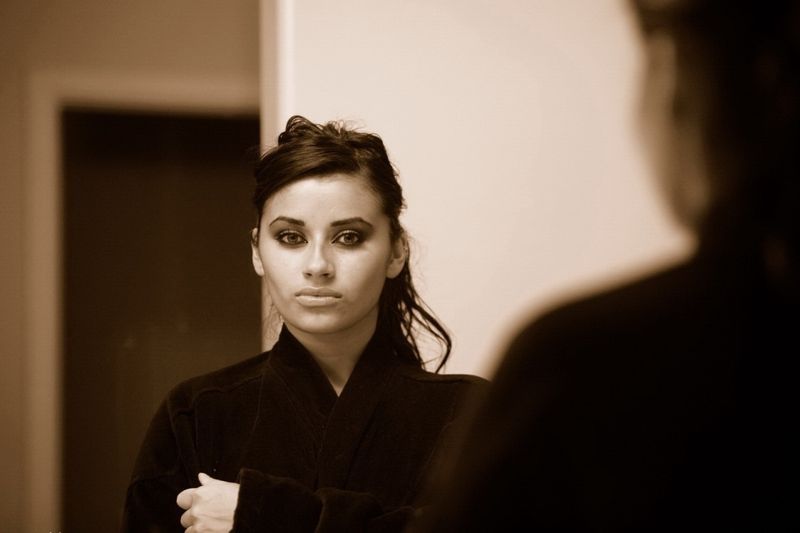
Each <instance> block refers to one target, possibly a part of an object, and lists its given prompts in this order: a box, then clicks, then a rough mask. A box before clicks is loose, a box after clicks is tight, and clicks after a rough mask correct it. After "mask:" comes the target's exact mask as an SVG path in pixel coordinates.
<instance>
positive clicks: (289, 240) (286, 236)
mask: <svg viewBox="0 0 800 533" xmlns="http://www.w3.org/2000/svg"><path fill="white" fill-rule="evenodd" d="M276 238H277V240H278V242H280V243H283V244H288V245H290V246H296V245H298V244H303V243H304V242H306V240H305V239H304V238H303V236H302V235H300V234H299V233H297V232H296V231H282V232H280V233H278V235H277V237H276Z"/></svg>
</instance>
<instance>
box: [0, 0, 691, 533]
mask: <svg viewBox="0 0 800 533" xmlns="http://www.w3.org/2000/svg"><path fill="white" fill-rule="evenodd" d="M637 45H638V42H637V38H636V34H635V32H634V28H633V25H632V21H631V20H630V19H629V17H628V13H627V10H626V5H625V2H623V1H622V0H603V1H597V0H569V1H565V0H535V1H533V0H501V1H493V2H488V1H478V0H459V1H455V0H437V1H433V2H431V1H422V0H419V1H412V0H387V1H385V2H365V1H355V0H341V1H337V2H326V1H323V0H293V1H292V0H283V1H279V0H263V1H262V2H261V3H259V2H258V1H256V0H235V1H227V2H218V1H213V0H199V1H198V0H191V1H190V0H168V1H154V0H146V1H139V2H135V3H109V2H102V1H99V0H74V1H71V2H62V1H56V0H41V1H35V2H23V1H20V0H5V1H4V2H2V3H0V250H2V255H1V257H2V259H0V429H1V430H2V432H1V433H0V434H1V435H2V436H1V437H0V472H2V473H3V475H2V476H0V493H2V494H3V498H0V523H3V524H4V529H5V528H8V530H9V531H31V532H33V531H36V532H38V531H50V530H52V531H58V530H64V531H69V530H81V531H91V530H96V531H108V530H109V529H108V524H109V521H113V520H114V519H115V517H117V516H118V514H119V512H120V508H121V503H122V502H121V499H122V498H123V497H124V494H123V493H122V492H121V491H124V483H125V476H126V473H127V472H129V471H130V468H131V466H132V465H131V461H132V456H133V455H134V454H135V450H136V449H137V448H138V445H139V441H140V439H141V433H142V432H143V431H144V427H145V426H146V422H147V419H148V418H149V415H150V413H152V410H153V409H154V408H155V405H157V402H158V401H159V399H160V398H161V397H162V396H163V394H164V393H165V392H166V390H167V389H168V388H169V387H170V386H171V385H172V384H174V383H177V381H179V380H180V379H184V378H186V377H189V376H191V375H194V374H196V373H198V372H200V371H204V370H205V369H209V368H216V367H219V366H223V365H225V364H228V363H229V362H231V361H233V360H237V359H239V358H243V357H245V356H248V355H251V353H249V351H250V350H257V349H258V347H259V346H258V345H259V331H258V322H259V318H258V316H257V315H258V309H257V307H258V298H257V297H254V298H248V294H253V292H255V291H257V284H256V283H255V280H254V277H253V275H251V274H250V272H249V270H248V268H249V267H248V265H247V260H248V257H249V251H248V249H247V246H248V245H247V241H246V239H242V231H243V229H242V228H244V231H245V232H246V227H247V225H248V221H249V217H250V216H251V215H252V214H251V213H250V211H249V209H250V206H249V204H248V203H247V201H248V198H247V194H248V188H249V186H250V181H249V180H250V179H251V177H250V175H249V168H248V166H247V153H246V152H247V150H248V149H249V148H252V145H253V144H255V143H258V132H257V131H256V129H258V128H260V130H261V134H262V143H263V142H266V143H269V142H270V141H271V140H272V139H274V138H275V135H276V134H277V132H278V131H279V128H281V126H282V124H283V123H284V122H285V120H286V119H287V118H288V116H290V115H291V114H295V113H299V114H303V115H305V116H307V117H308V118H310V119H312V120H314V121H317V122H322V121H327V120H331V119H345V120H350V121H353V122H354V123H355V124H357V125H361V126H363V128H364V129H365V130H368V131H374V132H377V133H379V134H380V135H381V136H382V137H383V139H384V141H385V142H386V145H387V148H388V150H389V152H390V156H391V157H392V159H393V161H394V163H395V165H396V167H397V169H398V171H399V174H400V180H401V183H402V184H403V186H404V188H405V192H406V199H407V202H408V210H407V212H406V214H405V215H404V218H403V221H404V223H405V224H406V226H407V229H408V230H409V232H410V234H411V236H412V238H413V248H412V251H413V254H414V257H415V259H414V265H413V266H414V267H415V270H416V273H417V282H418V284H419V289H420V292H421V293H422V294H423V296H424V297H425V299H426V300H427V301H428V303H429V304H430V305H431V307H432V308H433V309H434V310H435V311H436V312H437V313H438V314H439V316H440V317H441V318H442V319H443V321H444V322H445V323H446V324H447V325H448V326H449V328H450V329H451V331H452V333H453V336H454V339H455V346H454V351H453V356H452V360H451V361H452V362H451V363H450V364H449V365H448V368H447V369H446V370H447V371H448V372H469V373H477V374H481V375H484V376H487V377H490V376H491V372H492V370H493V368H494V365H495V364H496V361H497V355H498V354H499V353H500V351H501V350H502V348H503V346H504V344H505V343H506V342H507V340H508V337H509V336H510V335H512V334H513V332H514V330H515V329H516V328H517V327H518V326H519V324H520V323H521V322H522V321H524V320H526V319H527V318H529V317H530V316H531V315H532V314H534V313H536V312H538V311H540V310H541V309H542V308H544V307H546V306H547V305H550V304H551V303H553V302H554V301H556V300H558V299H560V298H563V297H566V296H569V295H571V294H575V293H578V292H580V291H582V290H585V289H587V288H589V287H593V286H596V285H599V284H607V283H611V282H613V280H614V279H617V278H619V277H621V276H623V275H627V274H630V273H631V272H633V271H637V270H641V269H643V268H649V267H652V266H654V265H656V264H659V263H662V262H665V261H669V260H671V259H673V258H675V257H678V256H680V255H682V254H684V253H686V251H687V249H688V247H689V246H690V245H691V243H690V242H689V241H688V239H687V237H686V236H685V235H684V234H682V233H681V232H679V231H678V230H677V228H676V227H675V226H674V225H673V224H672V223H671V222H670V220H669V219H668V218H667V216H666V212H665V210H664V208H663V206H662V205H661V204H660V202H659V200H658V198H657V194H656V192H655V189H654V187H653V184H652V183H651V181H650V180H649V175H648V171H647V168H646V162H645V161H644V160H643V157H642V155H641V154H640V147H639V145H638V144H637V130H636V127H637V125H636V98H637V93H636V90H637V81H638V78H637V76H638V75H639V71H640V69H641V63H640V62H641V56H640V53H639V50H638V48H637ZM259 117H260V126H259ZM70 132H72V133H70ZM81 132H83V133H81ZM115 132H116V133H115ZM98 135H99V136H98ZM214 139H218V141H215V140H214ZM223 139H225V140H227V141H229V142H224V141H223ZM239 144H241V145H242V146H241V152H239V151H238V149H237V145H239ZM121 146H124V147H125V150H119V149H118V148H119V147H121ZM210 146H214V147H217V148H219V150H212V149H210V148H209V147H210ZM73 154H75V158H73V157H72V155H73ZM112 156H113V157H112ZM107 165H108V166H107ZM113 165H116V166H113ZM226 169H227V170H226ZM106 178H107V179H106ZM126 180H127V181H126ZM215 180H217V181H215ZM203 191H205V192H203ZM214 191H217V192H214ZM219 191H227V192H229V193H230V196H222V193H221V192H219ZM70 217H72V218H70ZM137 217H140V218H137ZM103 221H105V222H103ZM215 221H216V222H218V223H215ZM148 224H149V225H148ZM136 243H138V244H136ZM237 247H238V248H237ZM237 249H238V250H239V252H237ZM70 283H72V284H71V285H70ZM70 287H72V288H71V289H70ZM204 306H205V307H204ZM203 309H207V311H201V310H203ZM112 324H113V325H112ZM244 352H247V353H244ZM83 473H85V477H84V476H83V475H82V474H83ZM105 479H108V485H107V486H104V485H103V482H104V480H105ZM120 486H122V487H123V488H122V489H120V488H119V487H120ZM93 500H94V501H95V505H98V506H101V507H102V508H101V509H93V508H90V507H87V506H88V505H90V503H87V502H91V501H93ZM68 525H72V527H71V528H70V527H67V526H68Z"/></svg>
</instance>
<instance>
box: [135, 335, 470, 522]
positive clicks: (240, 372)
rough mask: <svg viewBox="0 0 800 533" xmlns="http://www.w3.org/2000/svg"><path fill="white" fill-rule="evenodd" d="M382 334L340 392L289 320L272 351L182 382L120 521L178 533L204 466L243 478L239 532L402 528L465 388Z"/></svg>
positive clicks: (158, 419) (144, 454)
mask: <svg viewBox="0 0 800 533" xmlns="http://www.w3.org/2000/svg"><path fill="white" fill-rule="evenodd" d="M482 381H483V380H481V379H480V378H476V377H473V376H457V375H435V374H431V373H428V372H425V371H423V370H422V369H420V368H419V367H418V366H417V365H415V364H414V363H411V362H407V361H404V360H402V359H401V358H399V357H398V356H396V355H395V354H394V352H393V350H392V348H391V346H389V345H388V344H386V343H385V342H384V339H383V338H382V337H381V336H380V335H375V336H374V337H373V339H372V340H371V341H370V343H369V344H368V346H367V348H366V349H365V351H364V354H363V355H362V356H361V358H360V359H359V361H358V363H357V365H356V367H355V369H354V370H353V373H352V375H351V377H350V379H349V380H348V382H347V384H346V386H345V388H344V389H343V391H342V392H341V395H340V396H338V397H337V395H336V393H335V392H334V390H333V388H332V386H331V385H330V383H329V381H328V380H327V378H326V377H325V375H324V374H323V372H322V370H321V369H320V368H319V366H318V365H317V364H316V362H315V361H314V360H313V358H312V356H311V355H310V354H309V353H308V352H307V351H306V350H305V349H304V348H303V346H302V345H301V344H300V343H299V342H298V341H297V340H296V339H295V338H294V337H293V336H292V335H291V334H290V333H289V332H288V330H286V329H284V330H283V332H282V333H281V336H280V339H279V340H278V342H277V343H276V344H275V346H274V347H273V349H272V350H271V351H269V352H266V353H263V354H261V355H259V356H258V357H255V358H252V359H249V360H247V361H244V362H241V363H239V364H236V365H233V366H231V367H228V368H225V369H222V370H220V371H217V372H214V373H211V374H208V375H205V376H200V377H198V378H194V379H191V380H189V381H187V382H185V383H182V384H180V385H179V386H177V387H176V388H175V389H174V390H173V391H172V392H170V394H169V395H168V397H167V398H166V400H165V401H164V403H163V404H162V405H161V407H160V409H159V410H158V412H157V413H156V415H155V418H154V419H153V421H152V423H151V425H150V428H149V430H148V433H147V436H146V437H145V440H144V444H143V445H142V449H141V451H140V453H139V458H138V460H137V463H136V466H135V469H134V473H133V477H132V481H131V484H130V486H129V488H128V495H127V499H126V503H125V511H124V518H123V531H130V532H140V531H148V532H150V531H157V532H162V531H164V532H167V531H176V532H182V531H183V527H181V525H180V516H181V514H182V513H183V510H182V509H180V508H179V507H178V506H177V505H176V503H175V499H176V497H177V495H178V493H179V492H180V491H182V490H183V489H186V488H188V487H194V486H197V485H198V482H197V475H198V473H199V472H205V473H207V474H209V475H210V476H212V477H215V478H217V479H222V480H225V481H236V482H239V483H240V484H241V486H240V492H239V503H238V506H237V508H236V513H235V517H234V531H241V532H256V531H297V532H302V531H399V530H401V529H402V528H403V525H404V524H405V522H406V521H407V520H408V518H409V517H410V515H411V514H412V513H413V512H414V510H413V508H412V507H411V505H412V504H419V503H422V504H424V503H425V502H417V501H416V500H417V498H418V495H419V492H420V489H421V488H422V486H424V478H425V476H426V473H427V472H428V470H429V469H430V468H432V465H433V464H434V463H435V462H436V459H437V458H438V454H440V453H447V449H448V446H449V442H450V440H451V439H450V434H451V431H452V430H453V427H454V426H455V425H456V424H455V422H456V420H457V419H458V415H459V414H460V413H461V411H462V409H463V406H464V405H466V403H467V400H468V396H469V395H470V394H471V392H472V390H473V389H474V388H476V386H478V385H479V384H480V383H481V382H482Z"/></svg>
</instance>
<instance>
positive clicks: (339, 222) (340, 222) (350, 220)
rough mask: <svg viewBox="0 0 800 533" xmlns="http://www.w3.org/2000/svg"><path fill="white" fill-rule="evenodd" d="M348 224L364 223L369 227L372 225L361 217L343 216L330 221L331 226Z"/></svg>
mask: <svg viewBox="0 0 800 533" xmlns="http://www.w3.org/2000/svg"><path fill="white" fill-rule="evenodd" d="M348 224H365V225H367V226H369V227H370V228H371V227H372V224H370V223H369V222H367V221H366V220H364V219H363V218H361V217H351V218H344V219H342V220H335V221H333V222H331V226H347V225H348Z"/></svg>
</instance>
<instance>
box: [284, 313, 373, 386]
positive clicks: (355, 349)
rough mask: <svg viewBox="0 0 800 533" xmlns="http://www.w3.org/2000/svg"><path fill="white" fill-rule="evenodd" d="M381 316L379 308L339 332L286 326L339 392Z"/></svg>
mask: <svg viewBox="0 0 800 533" xmlns="http://www.w3.org/2000/svg"><path fill="white" fill-rule="evenodd" d="M377 318H378V317H377V312H376V313H375V316H372V315H370V316H368V317H366V318H365V319H364V320H361V321H359V322H358V323H357V324H355V325H353V326H351V327H350V328H348V329H346V330H343V331H337V332H335V333H309V332H307V331H303V330H301V329H297V328H295V327H293V326H291V325H289V324H286V327H287V328H288V329H289V331H290V332H291V333H292V335H294V337H295V338H296V339H297V340H298V341H299V342H300V344H302V345H303V347H304V348H305V349H306V350H308V352H309V353H310V354H311V356H312V357H313V358H314V360H315V361H316V363H317V364H318V365H319V367H320V368H321V369H322V372H323V373H324V374H325V377H327V378H328V381H329V382H330V384H331V386H332V387H333V390H334V391H336V395H337V396H338V395H339V394H341V392H342V389H344V386H345V385H346V384H347V380H348V379H350V374H352V373H353V369H354V368H355V366H356V363H358V360H359V358H360V357H361V354H362V353H364V348H366V347H367V344H368V343H369V341H370V339H371V338H372V335H373V334H374V333H375V328H376V326H377V323H378V320H377Z"/></svg>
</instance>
